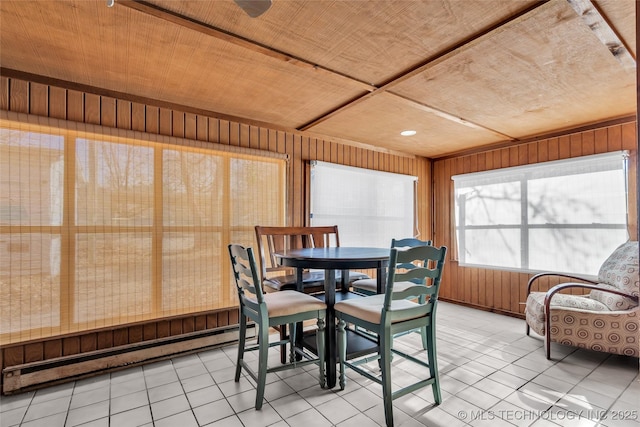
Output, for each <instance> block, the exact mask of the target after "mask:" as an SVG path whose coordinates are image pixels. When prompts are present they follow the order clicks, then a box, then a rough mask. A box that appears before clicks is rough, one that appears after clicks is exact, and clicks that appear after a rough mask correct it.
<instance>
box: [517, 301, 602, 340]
mask: <svg viewBox="0 0 640 427" xmlns="http://www.w3.org/2000/svg"><path fill="white" fill-rule="evenodd" d="M545 295H546V293H545V292H531V293H530V294H529V297H527V303H526V310H525V316H526V319H527V323H528V324H529V326H531V327H532V328H533V330H534V331H536V332H537V333H539V334H540V335H544V328H545V326H544V321H545V317H544V297H545ZM550 308H551V310H553V309H554V308H569V309H576V310H585V311H609V309H608V308H607V306H606V305H604V304H603V303H601V302H600V301H597V300H594V299H591V298H589V296H582V295H569V294H560V293H558V294H555V295H554V296H553V297H552V298H551V305H550Z"/></svg>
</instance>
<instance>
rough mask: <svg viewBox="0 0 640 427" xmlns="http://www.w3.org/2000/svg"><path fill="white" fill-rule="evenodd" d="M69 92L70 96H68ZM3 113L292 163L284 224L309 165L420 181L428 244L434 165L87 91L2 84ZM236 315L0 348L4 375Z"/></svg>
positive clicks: (293, 218) (299, 205)
mask: <svg viewBox="0 0 640 427" xmlns="http://www.w3.org/2000/svg"><path fill="white" fill-rule="evenodd" d="M69 87H71V88H72V89H70V88H69ZM0 109H2V110H8V111H14V112H19V113H26V114H31V115H35V116H43V117H51V118H56V119H61V120H68V121H73V122H81V123H87V124H97V125H101V126H105V127H112V128H118V129H126V130H134V131H139V132H145V133H149V134H159V135H165V136H173V137H179V138H186V139H191V140H197V141H203V142H212V143H220V144H228V145H236V146H242V147H250V148H257V149H261V150H267V151H272V152H278V153H285V154H288V155H289V158H290V161H289V174H288V204H287V220H288V223H289V224H290V225H294V226H297V225H305V223H306V218H305V198H306V195H305V188H306V182H305V175H306V173H305V170H306V162H308V161H310V160H322V161H327V162H333V163H340V164H344V165H349V166H357V167H362V168H368V169H374V170H380V171H386V172H395V173H402V174H408V175H415V176H417V177H418V180H419V181H418V194H419V196H418V201H417V203H418V225H419V229H420V230H421V236H422V237H424V238H430V236H431V224H432V222H431V212H430V206H431V199H432V195H431V162H430V161H429V160H427V159H424V158H417V157H416V158H414V157H410V156H399V155H394V154H391V153H388V152H382V151H374V150H368V149H365V148H362V147H360V146H358V147H356V146H351V145H346V144H341V143H337V142H333V141H326V140H321V139H316V138H311V137H309V136H305V135H304V134H303V133H299V132H295V131H290V132H287V131H282V130H275V129H269V128H266V127H260V126H255V125H251V124H244V123H240V122H234V121H229V120H225V119H220V118H216V117H214V116H213V115H210V114H207V113H206V112H202V111H200V110H197V111H196V110H190V109H189V108H187V107H179V106H167V105H166V104H163V103H161V102H154V101H152V100H143V101H141V100H139V99H134V98H133V97H132V98H131V99H122V98H115V97H111V96H108V94H105V93H101V92H100V91H99V90H94V89H92V88H80V89H78V87H77V85H69V86H68V87H63V86H61V85H60V84H58V85H53V84H48V83H47V79H46V78H42V79H39V81H28V80H22V79H18V78H14V77H7V76H0ZM237 321H238V318H237V309H235V308H234V309H231V310H229V311H222V312H217V313H208V314H202V313H200V314H197V315H187V316H180V317H177V318H172V319H170V320H167V319H162V320H159V321H154V322H146V323H139V324H135V325H124V326H122V327H117V328H112V329H108V330H100V331H89V332H85V333H78V334H74V335H69V336H65V337H59V338H54V339H46V340H40V341H34V342H29V343H25V344H21V345H11V346H7V347H3V348H1V351H0V359H1V362H0V365H1V367H2V368H5V367H7V366H12V365H16V364H22V363H27V362H36V361H41V360H45V359H49V358H54V357H59V356H68V355H73V354H80V353H83V352H87V351H93V350H99V349H105V348H109V347H112V346H119V345H126V344H129V343H136V342H141V341H145V340H152V339H157V338H161V337H166V336H172V335H180V334H183V333H187V332H192V331H197V330H202V329H208V328H219V327H224V326H226V325H234V324H237Z"/></svg>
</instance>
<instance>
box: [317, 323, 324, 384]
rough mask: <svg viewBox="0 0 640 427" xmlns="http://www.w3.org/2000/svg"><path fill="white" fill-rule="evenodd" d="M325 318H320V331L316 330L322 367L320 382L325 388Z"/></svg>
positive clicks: (319, 362) (320, 366)
mask: <svg viewBox="0 0 640 427" xmlns="http://www.w3.org/2000/svg"><path fill="white" fill-rule="evenodd" d="M324 323H325V322H324V319H322V318H318V331H317V332H316V348H317V349H318V365H319V368H320V372H319V375H320V377H319V382H320V387H321V388H324V387H325V385H326V377H325V372H324V351H325V350H324V348H325V346H324V334H325V326H324Z"/></svg>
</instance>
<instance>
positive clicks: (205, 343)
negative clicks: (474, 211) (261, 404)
mask: <svg viewBox="0 0 640 427" xmlns="http://www.w3.org/2000/svg"><path fill="white" fill-rule="evenodd" d="M254 326H255V325H253V324H251V325H247V337H249V336H251V335H255V328H254ZM238 331H239V329H238V327H237V326H236V327H234V328H228V327H227V328H219V329H209V330H206V331H197V332H191V333H188V334H182V335H178V336H172V337H166V338H159V339H155V340H152V341H143V342H139V343H133V344H127V345H123V346H118V347H112V348H108V349H103V350H96V351H91V352H86V353H81V354H75V355H70V356H62V357H56V358H53V359H47V360H43V361H38V362H31V363H24V364H21V365H14V366H8V367H6V368H4V369H3V370H2V394H11V393H16V392H22V391H26V390H30V389H34V388H39V387H42V386H47V385H53V384H57V383H61V382H67V381H72V380H77V379H80V378H84V377H88V376H92V375H96V374H98V373H104V372H109V371H113V370H118V369H122V368H126V367H130V366H132V365H135V364H141V363H142V362H145V363H148V362H153V361H158V360H162V359H167V358H169V357H175V356H178V355H183V354H188V353H193V352H195V351H200V350H202V349H204V348H207V347H215V346H221V345H224V344H228V343H231V342H234V341H236V340H237V339H238ZM252 332H253V334H252Z"/></svg>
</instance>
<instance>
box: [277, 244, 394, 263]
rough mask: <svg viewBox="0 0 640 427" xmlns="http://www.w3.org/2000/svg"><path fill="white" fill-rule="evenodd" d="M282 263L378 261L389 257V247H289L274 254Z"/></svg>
mask: <svg viewBox="0 0 640 427" xmlns="http://www.w3.org/2000/svg"><path fill="white" fill-rule="evenodd" d="M276 256H277V257H279V258H281V260H282V261H281V262H282V264H284V265H290V264H289V263H290V262H291V261H293V262H295V261H302V262H304V261H309V262H319V263H324V262H329V263H338V264H342V263H350V262H356V263H358V262H368V261H371V262H379V261H384V260H388V259H389V248H366V247H347V246H342V247H330V248H305V249H290V250H287V251H283V252H279V253H277V254H276Z"/></svg>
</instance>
